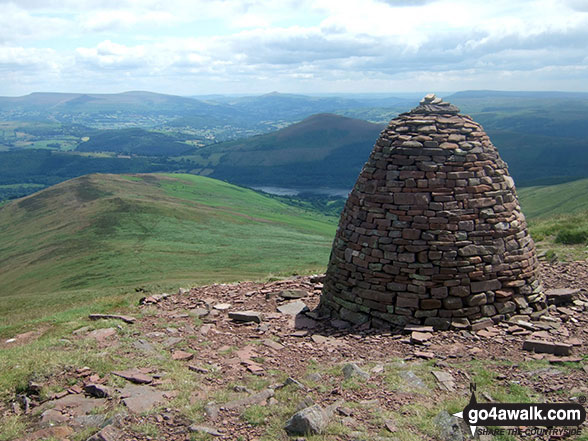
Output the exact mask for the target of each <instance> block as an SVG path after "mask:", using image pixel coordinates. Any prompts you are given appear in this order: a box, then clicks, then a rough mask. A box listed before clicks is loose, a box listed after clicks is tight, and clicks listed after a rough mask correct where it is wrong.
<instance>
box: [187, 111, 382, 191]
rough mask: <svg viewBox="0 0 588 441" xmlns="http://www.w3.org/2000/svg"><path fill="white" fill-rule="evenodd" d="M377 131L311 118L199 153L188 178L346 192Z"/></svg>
mask: <svg viewBox="0 0 588 441" xmlns="http://www.w3.org/2000/svg"><path fill="white" fill-rule="evenodd" d="M383 128H384V126H383V125H379V124H373V123H369V122H367V121H362V120H357V119H352V118H347V117H343V116H338V115H333V114H318V115H313V116H311V117H309V118H306V119H304V120H303V121H301V122H299V123H296V124H292V125H291V126H288V127H286V128H284V129H281V130H278V131H276V132H272V133H269V134H265V135H258V136H254V137H251V138H247V139H243V140H239V141H231V142H226V143H221V144H215V145H210V146H206V147H203V148H201V149H199V150H198V151H197V153H196V154H194V155H190V156H187V157H184V158H185V159H188V160H191V161H193V162H194V163H195V165H196V167H195V170H194V172H195V173H201V174H207V175H209V176H211V177H214V178H218V179H223V180H228V181H231V182H235V183H237V184H246V185H250V186H254V185H278V186H296V187H309V188H310V187H316V186H331V187H336V186H340V187H343V188H350V187H351V186H352V185H353V183H354V182H355V179H357V175H358V174H359V171H360V170H361V167H362V166H363V164H364V163H365V161H366V159H367V158H368V156H369V154H370V152H371V151H372V148H373V146H374V142H375V141H376V139H377V138H378V136H379V133H380V131H381V130H382V129H383Z"/></svg>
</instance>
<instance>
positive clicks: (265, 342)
mask: <svg viewBox="0 0 588 441" xmlns="http://www.w3.org/2000/svg"><path fill="white" fill-rule="evenodd" d="M263 345H264V346H267V347H268V348H272V349H274V350H276V351H279V350H280V349H284V345H282V344H280V343H278V342H277V341H274V340H272V339H271V338H266V339H265V340H263Z"/></svg>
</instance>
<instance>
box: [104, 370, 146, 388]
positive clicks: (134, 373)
mask: <svg viewBox="0 0 588 441" xmlns="http://www.w3.org/2000/svg"><path fill="white" fill-rule="evenodd" d="M112 374H113V375H116V376H118V377H122V378H124V379H125V380H128V381H130V382H132V383H137V384H149V383H151V382H152V381H153V377H151V376H149V375H145V374H144V373H142V372H140V371H139V370H138V369H127V370H125V371H113V372H112Z"/></svg>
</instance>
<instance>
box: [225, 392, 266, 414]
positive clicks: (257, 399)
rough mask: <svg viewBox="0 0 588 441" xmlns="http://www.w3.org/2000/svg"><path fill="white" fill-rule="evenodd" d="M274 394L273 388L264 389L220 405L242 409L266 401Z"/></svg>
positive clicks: (229, 408) (232, 408) (231, 408)
mask: <svg viewBox="0 0 588 441" xmlns="http://www.w3.org/2000/svg"><path fill="white" fill-rule="evenodd" d="M273 396H274V391H273V389H264V390H262V391H261V392H258V393H256V394H253V395H249V396H248V397H245V398H241V399H239V400H233V401H229V402H228V403H225V404H223V405H222V408H223V409H228V410H234V409H242V408H244V407H247V406H251V405H253V404H260V403H263V402H264V401H267V400H268V399H270V398H271V397H273Z"/></svg>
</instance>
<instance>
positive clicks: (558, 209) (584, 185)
mask: <svg viewBox="0 0 588 441" xmlns="http://www.w3.org/2000/svg"><path fill="white" fill-rule="evenodd" d="M517 194H518V196H519V199H520V202H521V207H522V208H523V212H524V213H525V216H526V217H527V218H529V219H545V218H551V217H553V216H558V215H567V214H575V213H581V212H586V211H588V179H581V180H578V181H572V182H566V183H565V184H559V185H547V186H541V187H523V188H518V189H517Z"/></svg>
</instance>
